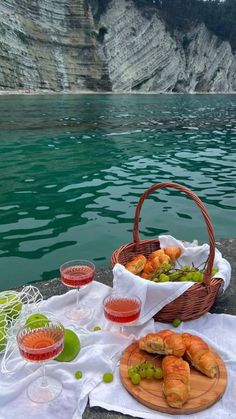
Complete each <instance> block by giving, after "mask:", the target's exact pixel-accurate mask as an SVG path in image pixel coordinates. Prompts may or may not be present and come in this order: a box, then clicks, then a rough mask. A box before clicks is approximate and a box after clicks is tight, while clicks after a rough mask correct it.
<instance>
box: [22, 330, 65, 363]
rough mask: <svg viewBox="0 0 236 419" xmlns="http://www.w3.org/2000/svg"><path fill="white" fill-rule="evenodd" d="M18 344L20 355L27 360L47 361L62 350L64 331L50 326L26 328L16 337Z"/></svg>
mask: <svg viewBox="0 0 236 419" xmlns="http://www.w3.org/2000/svg"><path fill="white" fill-rule="evenodd" d="M18 345H19V351H20V354H21V356H22V357H23V358H25V359H26V360H27V361H31V362H40V361H48V360H49V359H52V358H56V357H57V356H58V355H59V354H60V353H61V352H62V350H63V346H64V333H63V331H62V330H61V329H60V328H59V329H58V328H55V327H50V326H49V327H42V328H39V329H32V330H31V331H29V330H27V331H25V333H22V335H21V336H20V337H19V338H18Z"/></svg>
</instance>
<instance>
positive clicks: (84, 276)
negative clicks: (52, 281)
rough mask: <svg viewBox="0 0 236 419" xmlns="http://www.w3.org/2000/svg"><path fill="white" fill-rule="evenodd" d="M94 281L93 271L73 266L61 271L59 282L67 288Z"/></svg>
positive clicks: (81, 266)
mask: <svg viewBox="0 0 236 419" xmlns="http://www.w3.org/2000/svg"><path fill="white" fill-rule="evenodd" d="M93 279H94V270H93V269H92V268H90V267H89V266H83V265H75V266H69V267H68V268H64V269H63V270H61V281H62V282H63V284H65V285H67V286H68V287H80V286H82V285H87V284H89V283H90V282H92V280H93Z"/></svg>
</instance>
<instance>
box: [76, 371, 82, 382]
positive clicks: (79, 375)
mask: <svg viewBox="0 0 236 419" xmlns="http://www.w3.org/2000/svg"><path fill="white" fill-rule="evenodd" d="M82 376H83V373H82V371H79V370H78V371H76V372H75V378H76V380H80V379H81V378H82Z"/></svg>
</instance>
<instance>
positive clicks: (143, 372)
mask: <svg viewBox="0 0 236 419" xmlns="http://www.w3.org/2000/svg"><path fill="white" fill-rule="evenodd" d="M139 375H140V377H141V378H147V368H145V367H140V370H139Z"/></svg>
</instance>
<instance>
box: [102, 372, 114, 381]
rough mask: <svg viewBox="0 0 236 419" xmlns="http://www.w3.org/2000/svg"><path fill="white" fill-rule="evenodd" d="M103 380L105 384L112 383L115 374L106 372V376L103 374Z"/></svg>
mask: <svg viewBox="0 0 236 419" xmlns="http://www.w3.org/2000/svg"><path fill="white" fill-rule="evenodd" d="M102 380H103V382H104V383H106V384H107V383H111V382H112V381H113V374H112V372H105V374H103V377H102Z"/></svg>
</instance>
